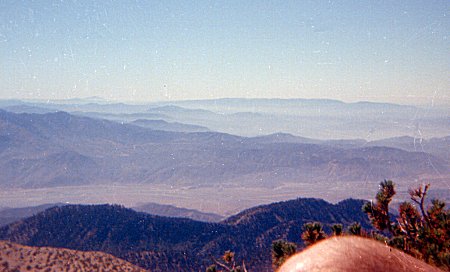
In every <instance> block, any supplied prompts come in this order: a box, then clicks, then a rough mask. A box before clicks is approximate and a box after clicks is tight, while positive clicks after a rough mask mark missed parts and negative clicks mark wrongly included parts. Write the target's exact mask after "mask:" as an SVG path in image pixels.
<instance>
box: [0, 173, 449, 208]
mask: <svg viewBox="0 0 450 272" xmlns="http://www.w3.org/2000/svg"><path fill="white" fill-rule="evenodd" d="M448 180H449V179H446V178H442V179H434V180H430V181H429V182H430V183H431V185H432V186H431V190H430V199H431V198H433V197H436V198H439V199H442V200H444V201H447V202H450V185H449V183H448ZM379 182H380V181H376V182H369V181H363V182H343V183H336V182H320V183H285V184H283V185H281V186H278V187H273V188H272V187H257V186H247V187H246V186H237V185H232V184H221V185H218V186H215V187H213V186H208V187H207V186H186V185H184V186H169V185H162V184H148V185H135V184H133V185H131V184H130V185H92V186H76V187H53V188H40V189H8V188H0V207H23V206H34V205H40V204H44V203H57V202H63V203H66V202H67V203H71V204H99V203H115V204H122V205H124V206H126V207H133V206H136V205H138V204H140V203H145V202H155V203H161V204H171V205H175V206H178V207H184V208H191V209H196V210H199V211H202V212H212V213H217V214H220V215H224V216H229V215H232V214H235V213H237V212H239V211H241V210H243V209H246V208H249V207H253V206H257V205H261V204H266V203H272V202H277V201H283V200H288V199H293V198H297V197H312V198H322V199H324V200H326V201H329V202H332V203H336V202H339V201H340V200H343V199H347V198H358V199H372V198H373V196H374V195H375V194H376V192H377V190H378V184H379ZM394 182H395V183H396V184H397V197H396V200H398V201H404V200H408V199H409V196H408V189H409V188H411V187H415V186H416V185H417V184H420V182H418V181H401V180H395V181H394Z"/></svg>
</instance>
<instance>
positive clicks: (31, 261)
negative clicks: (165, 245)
mask: <svg viewBox="0 0 450 272" xmlns="http://www.w3.org/2000/svg"><path fill="white" fill-rule="evenodd" d="M0 271H133V272H134V271H136V272H138V271H145V270H144V269H142V268H139V267H137V266H135V265H133V264H131V263H129V262H126V261H124V260H122V259H119V258H116V257H114V256H112V255H110V254H107V253H103V252H97V251H78V250H70V249H65V248H52V247H29V246H23V245H19V244H15V243H11V242H6V241H0Z"/></svg>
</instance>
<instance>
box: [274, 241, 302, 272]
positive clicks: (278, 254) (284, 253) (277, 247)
mask: <svg viewBox="0 0 450 272" xmlns="http://www.w3.org/2000/svg"><path fill="white" fill-rule="evenodd" d="M296 251H297V246H296V245H295V244H294V243H291V242H287V241H285V240H276V241H273V243H272V266H273V268H274V270H277V269H278V267H280V266H281V265H282V264H283V263H284V262H285V261H286V260H287V259H288V258H289V257H290V256H292V255H294V254H295V252H296Z"/></svg>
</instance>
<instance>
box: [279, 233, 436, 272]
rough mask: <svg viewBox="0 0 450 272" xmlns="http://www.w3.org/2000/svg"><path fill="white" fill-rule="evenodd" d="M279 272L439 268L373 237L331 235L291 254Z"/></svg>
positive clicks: (385, 270) (431, 269)
mask: <svg viewBox="0 0 450 272" xmlns="http://www.w3.org/2000/svg"><path fill="white" fill-rule="evenodd" d="M278 271H279V272H300V271H310V272H314V271H336V272H339V271H349V272H352V271H358V272H360V271H383V272H388V271H441V270H439V269H437V268H435V267H433V266H430V265H428V264H426V263H424V262H422V261H420V260H418V259H416V258H414V257H412V256H409V255H408V254H406V253H404V252H402V251H400V250H397V249H394V248H392V247H389V246H387V245H384V244H383V243H381V242H378V241H375V240H373V239H367V238H361V237H355V236H343V237H332V238H329V239H326V240H323V241H321V242H318V243H317V244H315V245H313V246H311V247H309V248H307V249H305V250H303V251H302V252H300V253H298V254H296V255H294V256H292V257H291V258H290V259H288V260H287V261H286V263H285V264H284V265H283V266H282V267H281V268H280V269H279V270H278Z"/></svg>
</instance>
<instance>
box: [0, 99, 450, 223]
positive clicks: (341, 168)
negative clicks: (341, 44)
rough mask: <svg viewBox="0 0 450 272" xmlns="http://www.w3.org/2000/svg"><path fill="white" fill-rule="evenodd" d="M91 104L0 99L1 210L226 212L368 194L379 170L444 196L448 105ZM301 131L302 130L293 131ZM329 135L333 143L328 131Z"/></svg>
mask: <svg viewBox="0 0 450 272" xmlns="http://www.w3.org/2000/svg"><path fill="white" fill-rule="evenodd" d="M91 100H92V99H86V100H82V99H80V100H78V101H77V103H74V102H73V101H70V100H67V101H58V102H52V101H50V102H36V101H14V100H4V101H2V102H0V105H1V108H2V110H1V111H0V126H1V128H2V129H1V131H0V133H1V135H0V137H1V139H2V141H1V145H0V150H1V153H0V155H1V158H2V160H1V164H0V169H1V171H2V176H1V177H0V186H1V187H2V188H4V189H3V190H2V191H1V192H0V194H2V197H1V198H0V199H1V201H2V202H1V203H0V206H14V207H21V206H29V205H30V204H32V205H38V204H45V203H50V202H68V203H119V204H124V205H126V206H129V207H132V206H135V205H136V204H138V202H140V203H145V202H157V203H161V204H169V205H175V206H178V207H185V208H193V209H196V210H201V211H203V212H212V213H217V214H221V215H230V214H232V213H235V212H237V211H240V210H242V209H244V208H249V207H251V206H255V205H259V204H262V203H270V202H273V201H279V200H287V199H291V198H295V197H298V196H306V197H319V198H323V199H326V200H328V201H332V202H337V201H340V200H343V199H345V198H348V197H354V198H363V199H369V198H370V197H371V196H372V195H373V192H374V191H375V190H376V184H377V183H378V182H379V181H380V180H383V179H385V178H389V179H393V180H395V181H396V182H397V183H398V184H399V186H400V188H401V190H399V191H403V193H404V196H405V197H406V193H407V190H408V188H409V187H411V186H413V185H415V184H420V183H421V182H431V183H433V188H432V189H433V190H434V191H435V192H436V193H438V192H440V194H439V196H442V195H444V196H445V199H448V194H447V193H448V192H449V188H448V183H447V179H448V175H449V157H448V156H449V152H448V147H449V139H450V138H449V137H448V136H445V135H448V134H450V127H449V126H448V125H446V124H448V122H447V123H446V124H444V123H445V122H446V121H449V115H448V111H447V110H446V109H439V108H436V109H432V110H429V109H426V108H420V107H417V106H403V105H396V104H386V103H384V104H380V103H368V102H366V103H343V102H340V101H333V100H301V99H293V100H291V99H255V100H252V99H221V100H206V101H174V102H172V103H170V104H167V103H165V102H162V103H160V104H157V103H152V104H149V105H146V104H139V105H135V104H125V103H120V104H117V103H108V102H107V101H103V100H100V101H97V102H92V101H91ZM97 100H99V99H98V98H97ZM194 107H197V108H194ZM413 113H415V115H414V116H413V117H411V116H412V114H413ZM355 118H357V120H359V121H357V120H356V121H355ZM259 119H260V120H261V123H259V124H258V122H259V121H258V120H259ZM263 120H267V121H266V122H263ZM252 123H253V126H254V130H253V133H251V131H252V127H251V124H252ZM344 124H346V125H344ZM394 124H395V125H394ZM414 124H415V125H414ZM257 126H260V127H263V128H264V129H259V130H258V129H256V127H257ZM315 126H320V127H315ZM211 127H213V128H211ZM375 127H378V128H377V129H375ZM291 128H296V129H297V130H296V132H297V133H296V134H293V133H291V132H292V131H290V129H291ZM245 129H248V130H247V132H248V133H241V134H230V133H228V132H233V131H241V130H245ZM303 129H304V130H305V134H306V136H308V137H304V136H305V135H303V134H301V133H298V132H302V131H303ZM266 131H267V132H269V133H270V134H264V132H266ZM308 131H312V132H310V133H308ZM327 131H330V132H329V133H331V131H332V133H333V135H334V137H333V138H332V139H326V138H323V137H324V136H325V135H324V134H326V133H327ZM358 131H361V132H358ZM246 134H254V135H252V136H246ZM338 135H347V137H344V138H342V139H339V138H336V137H338ZM383 135H389V136H392V137H390V138H381V136H383ZM425 135H428V136H429V137H425ZM310 136H313V137H315V138H313V137H310ZM352 136H353V137H352ZM377 136H378V137H377ZM210 195H215V197H214V198H212V199H209V198H208V197H207V196H210ZM200 199H201V200H200Z"/></svg>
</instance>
